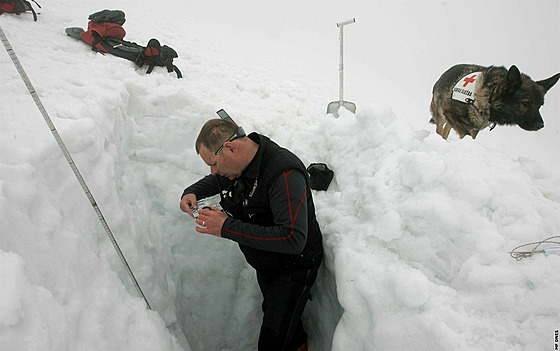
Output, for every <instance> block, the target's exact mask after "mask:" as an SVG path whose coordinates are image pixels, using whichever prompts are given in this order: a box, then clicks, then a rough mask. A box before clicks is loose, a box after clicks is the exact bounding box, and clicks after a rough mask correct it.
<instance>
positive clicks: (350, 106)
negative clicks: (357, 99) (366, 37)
mask: <svg viewBox="0 0 560 351" xmlns="http://www.w3.org/2000/svg"><path fill="white" fill-rule="evenodd" d="M354 22H356V19H355V18H352V19H349V20H346V21H343V22H339V23H337V24H336V26H337V27H338V28H340V66H339V69H338V71H339V75H338V77H339V97H340V98H339V100H338V101H333V102H331V103H330V104H329V105H328V106H327V113H331V114H333V115H334V116H335V117H338V109H339V108H340V107H341V106H344V108H345V109H347V110H348V111H350V112H352V113H356V104H355V103H353V102H350V101H344V99H343V97H342V95H343V94H342V91H343V85H344V61H343V35H344V33H343V28H344V26H345V25H347V24H352V23H354Z"/></svg>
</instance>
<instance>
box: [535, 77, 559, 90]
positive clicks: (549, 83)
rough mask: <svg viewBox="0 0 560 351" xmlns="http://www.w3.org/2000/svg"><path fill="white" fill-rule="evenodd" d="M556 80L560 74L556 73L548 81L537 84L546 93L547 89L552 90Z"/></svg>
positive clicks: (540, 81)
mask: <svg viewBox="0 0 560 351" xmlns="http://www.w3.org/2000/svg"><path fill="white" fill-rule="evenodd" d="M558 79H560V73H556V74H555V75H553V76H552V77H550V78H548V79H543V80H539V81H538V82H537V84H538V85H540V86H542V87H543V88H544V91H545V92H546V91H548V89H550V88H552V87H553V86H554V84H556V82H558Z"/></svg>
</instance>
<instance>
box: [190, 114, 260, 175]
mask: <svg viewBox="0 0 560 351" xmlns="http://www.w3.org/2000/svg"><path fill="white" fill-rule="evenodd" d="M255 146H256V144H255V143H254V142H252V141H250V140H249V139H248V138H247V137H246V136H245V132H244V131H243V129H242V128H240V127H239V126H238V125H237V124H235V123H233V122H230V121H226V120H223V119H211V120H209V121H208V122H206V123H205V124H204V125H203V126H202V129H201V130H200V133H199V134H198V138H197V139H196V143H195V149H196V152H197V153H198V154H199V155H200V157H201V158H202V160H203V161H204V162H205V163H206V164H207V165H208V166H210V171H211V173H212V174H219V175H222V176H224V177H228V178H229V179H235V178H237V177H239V176H240V175H241V172H242V171H243V170H244V169H245V167H247V165H248V164H249V162H251V159H252V158H253V156H254V152H256V149H255V148H254V147H255ZM257 148H258V147H257ZM253 151H254V152H253Z"/></svg>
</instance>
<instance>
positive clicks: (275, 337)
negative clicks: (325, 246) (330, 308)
mask: <svg viewBox="0 0 560 351" xmlns="http://www.w3.org/2000/svg"><path fill="white" fill-rule="evenodd" d="M321 260H322V256H318V257H316V258H315V259H313V260H312V262H310V263H308V264H306V265H305V266H300V267H294V269H292V270H290V271H289V272H285V273H280V274H272V273H268V274H267V273H262V272H257V281H258V283H259V287H260V289H261V292H262V294H263V298H264V300H263V304H262V308H263V312H264V317H263V323H262V326H261V332H260V336H259V351H294V350H297V349H298V348H299V347H300V346H301V345H302V344H303V343H304V342H306V341H307V333H306V332H305V330H304V329H303V325H302V322H301V315H302V314H303V310H304V308H305V305H306V303H307V300H308V297H309V290H310V289H311V286H312V285H313V283H314V282H315V279H317V271H318V270H319V266H320V265H321Z"/></svg>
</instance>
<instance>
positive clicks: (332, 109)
mask: <svg viewBox="0 0 560 351" xmlns="http://www.w3.org/2000/svg"><path fill="white" fill-rule="evenodd" d="M341 107H344V108H345V109H347V110H348V111H350V112H352V113H356V104H355V103H353V102H350V101H333V102H331V103H330V104H329V105H328V106H327V114H329V113H330V114H332V115H334V116H335V117H337V118H338V110H339V109H340V108H341Z"/></svg>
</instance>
